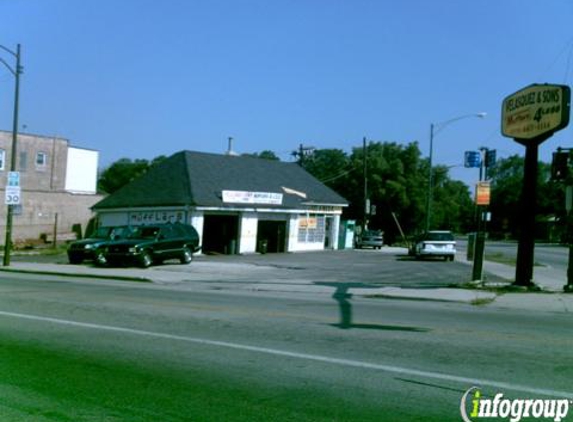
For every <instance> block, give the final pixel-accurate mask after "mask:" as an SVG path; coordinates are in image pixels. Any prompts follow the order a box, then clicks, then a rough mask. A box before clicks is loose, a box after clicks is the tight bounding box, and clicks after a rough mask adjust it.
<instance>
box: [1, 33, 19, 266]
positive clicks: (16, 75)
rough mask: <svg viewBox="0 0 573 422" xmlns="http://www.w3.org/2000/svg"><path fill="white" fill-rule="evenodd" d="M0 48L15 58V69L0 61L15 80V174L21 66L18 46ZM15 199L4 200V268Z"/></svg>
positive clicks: (13, 160) (8, 252)
mask: <svg viewBox="0 0 573 422" xmlns="http://www.w3.org/2000/svg"><path fill="white" fill-rule="evenodd" d="M0 48H2V50H4V51H6V52H8V53H10V54H11V55H13V56H14V57H15V58H16V67H15V68H12V67H10V66H9V65H8V63H7V62H6V61H4V60H2V59H0V62H2V63H3V64H4V65H5V66H6V67H7V68H8V70H9V71H10V72H11V73H12V74H13V75H14V78H15V79H16V82H15V88H14V122H13V126H12V155H11V157H10V171H11V172H15V171H16V151H17V149H16V144H17V142H18V108H19V98H20V74H21V73H22V66H21V65H20V44H18V45H17V47H16V51H15V52H14V51H12V50H9V49H8V48H6V47H4V46H0ZM18 187H19V186H18ZM6 189H7V193H8V186H7V187H6ZM7 196H8V195H7ZM17 198H18V199H17V201H15V202H14V201H13V199H11V200H8V199H7V200H6V203H7V205H8V212H7V215H6V239H5V241H4V258H3V264H4V266H5V267H6V266H9V265H10V251H11V247H12V216H13V214H14V205H15V204H19V201H20V197H19V196H17Z"/></svg>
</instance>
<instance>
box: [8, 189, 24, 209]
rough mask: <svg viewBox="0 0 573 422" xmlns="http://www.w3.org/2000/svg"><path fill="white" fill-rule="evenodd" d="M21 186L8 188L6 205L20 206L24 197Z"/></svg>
mask: <svg viewBox="0 0 573 422" xmlns="http://www.w3.org/2000/svg"><path fill="white" fill-rule="evenodd" d="M21 193H22V192H21V190H20V187H19V186H6V198H5V203H6V205H20V204H21V200H22V196H21Z"/></svg>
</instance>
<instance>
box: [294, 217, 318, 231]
mask: <svg viewBox="0 0 573 422" xmlns="http://www.w3.org/2000/svg"><path fill="white" fill-rule="evenodd" d="M298 227H299V228H300V229H316V228H317V227H318V220H317V218H316V217H300V218H299V220H298Z"/></svg>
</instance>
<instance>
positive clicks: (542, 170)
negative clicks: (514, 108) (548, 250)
mask: <svg viewBox="0 0 573 422" xmlns="http://www.w3.org/2000/svg"><path fill="white" fill-rule="evenodd" d="M523 171H524V158H523V157H521V156H518V155H512V156H510V157H508V158H505V159H502V160H499V161H498V162H497V163H496V165H495V166H494V167H493V168H492V169H491V171H490V175H491V180H492V197H491V206H490V210H491V213H492V221H491V223H490V225H489V227H490V232H491V233H492V234H493V236H495V237H511V238H516V237H517V236H518V233H519V230H520V229H521V227H520V222H519V216H520V215H521V193H522V189H523ZM550 174H551V166H550V165H549V164H547V163H542V162H541V163H539V167H538V178H537V216H538V218H537V219H538V220H547V219H548V218H549V217H557V219H558V220H564V216H565V210H564V203H565V201H564V193H563V187H562V186H560V185H559V184H558V183H555V182H551V181H550ZM527 229H528V230H536V233H537V235H538V237H547V235H548V234H547V233H541V232H540V229H541V225H539V224H538V227H531V228H527Z"/></svg>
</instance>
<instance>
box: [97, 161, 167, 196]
mask: <svg viewBox="0 0 573 422" xmlns="http://www.w3.org/2000/svg"><path fill="white" fill-rule="evenodd" d="M165 158H166V157H165V156H164V155H160V156H159V157H156V158H154V159H153V160H151V161H148V160H145V159H135V160H131V159H130V158H121V159H120V160H118V161H116V162H114V163H113V164H111V165H110V166H109V167H107V168H106V169H105V170H103V171H102V172H101V174H100V176H99V179H98V192H101V193H108V194H111V193H114V192H116V191H117V190H118V189H120V188H121V187H123V186H124V185H126V184H128V183H129V182H131V181H132V180H133V179H136V178H137V177H139V176H141V175H142V174H144V173H145V172H147V170H149V168H150V167H151V166H153V165H155V164H157V163H159V162H161V161H162V160H164V159H165Z"/></svg>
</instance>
